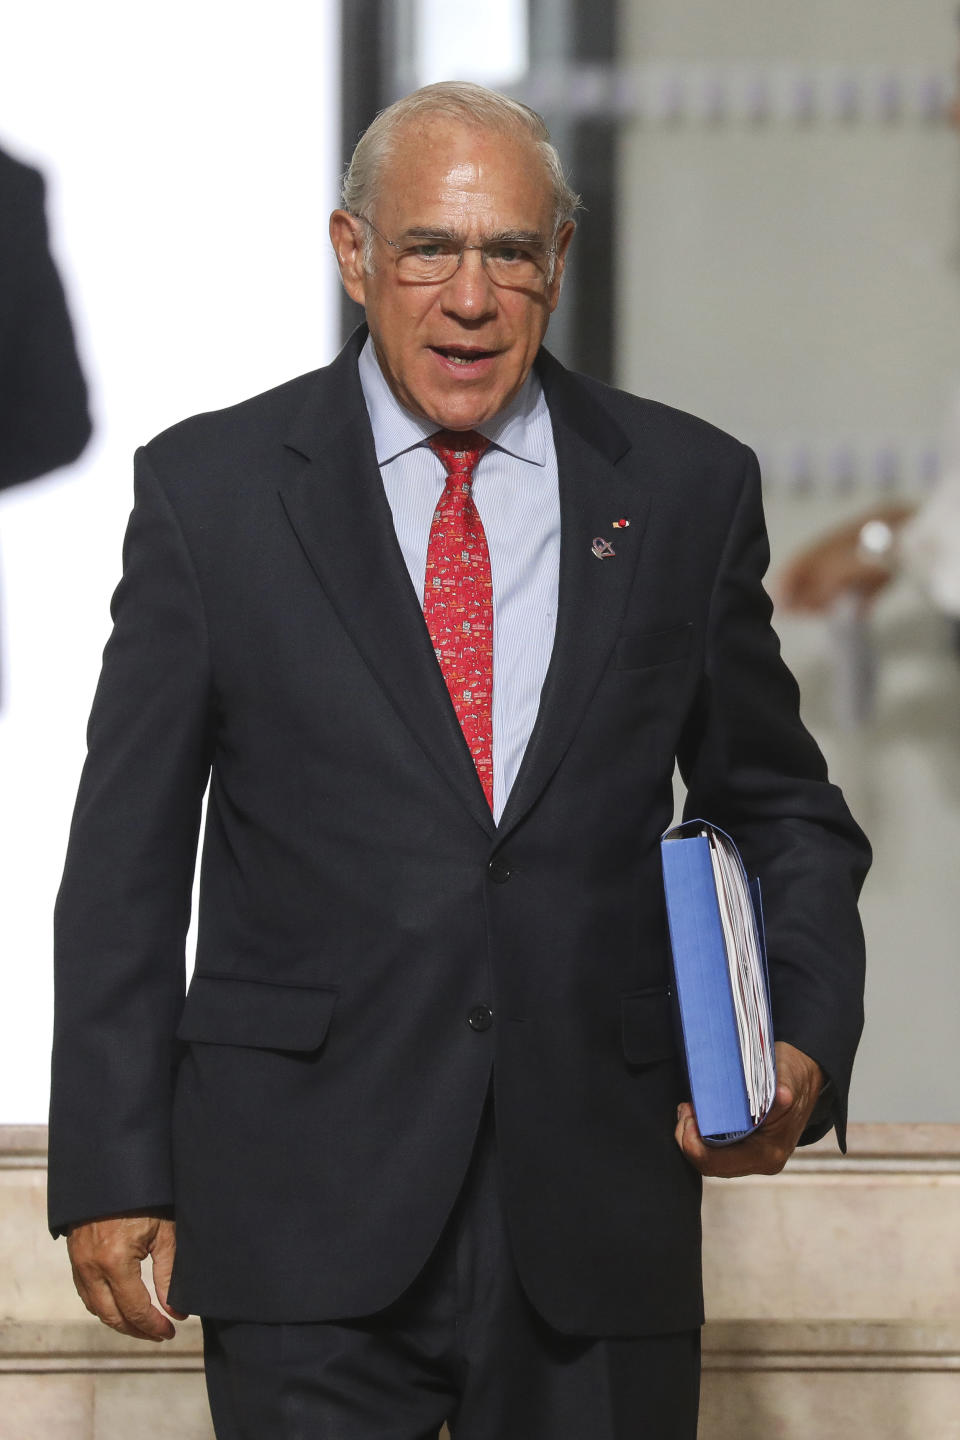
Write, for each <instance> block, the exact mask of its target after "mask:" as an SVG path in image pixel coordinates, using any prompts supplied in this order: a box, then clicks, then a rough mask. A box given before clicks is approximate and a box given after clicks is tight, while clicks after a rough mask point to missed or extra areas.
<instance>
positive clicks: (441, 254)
mask: <svg viewBox="0 0 960 1440" xmlns="http://www.w3.org/2000/svg"><path fill="white" fill-rule="evenodd" d="M356 219H357V220H362V221H363V223H364V224H365V225H369V226H370V229H371V230H372V231H373V233H374V234H375V235H378V236H379V237H380V239H381V240H382V241H383V243H384V244H385V245H389V246H390V249H391V250H392V251H393V252H394V255H393V261H394V264H395V265H396V267H397V277H398V278H399V279H400V280H401V281H403V282H404V283H405V284H407V285H442V284H443V282H444V281H445V280H449V279H450V277H451V276H452V275H455V274H456V272H457V271H458V270H459V268H460V266H461V265H462V264H463V257H464V255H465V254H466V252H467V251H468V250H478V251H479V252H480V260H481V263H482V265H483V268H484V270H485V271H486V273H487V275H488V276H489V277H490V279H491V281H492V282H493V284H494V285H500V286H502V287H503V288H505V289H507V290H526V289H530V288H535V287H538V286H541V285H544V284H548V283H549V282H550V280H551V279H552V277H553V265H554V261H555V260H556V256H557V252H556V247H555V243H554V244H553V245H551V246H549V247H547V246H545V245H544V243H543V241H542V240H541V239H540V238H539V237H538V236H537V235H536V234H535V233H533V232H528V231H508V232H506V233H505V234H502V235H498V236H496V238H494V239H490V240H485V241H484V242H483V244H482V245H464V244H463V242H462V241H461V240H458V239H457V237H456V236H454V235H451V234H444V233H442V232H437V231H433V230H429V229H422V230H421V229H419V228H417V229H414V230H408V231H407V233H406V234H405V235H402V236H401V237H400V239H399V240H390V239H389V238H388V237H387V236H386V235H384V233H383V231H382V230H378V229H377V227H376V225H374V223H373V221H372V220H370V219H368V218H367V216H366V215H360V214H358V215H357V216H356Z"/></svg>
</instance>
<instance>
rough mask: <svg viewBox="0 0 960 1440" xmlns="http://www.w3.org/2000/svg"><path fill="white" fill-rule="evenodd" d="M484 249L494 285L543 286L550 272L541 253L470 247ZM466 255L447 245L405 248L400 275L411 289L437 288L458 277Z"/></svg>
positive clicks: (399, 264) (513, 248)
mask: <svg viewBox="0 0 960 1440" xmlns="http://www.w3.org/2000/svg"><path fill="white" fill-rule="evenodd" d="M465 248H466V249H467V250H474V249H481V254H482V257H483V264H484V268H485V269H486V272H487V274H488V276H489V277H490V279H491V280H492V281H493V283H494V284H495V285H501V286H504V287H505V288H507V289H524V288H527V287H529V286H534V285H538V284H540V283H541V282H542V281H543V280H544V278H545V276H546V274H547V269H548V257H547V256H546V254H544V253H543V252H542V251H541V250H539V249H538V250H537V251H536V252H534V250H533V249H532V248H527V247H520V246H515V245H503V244H497V245H489V246H488V245H484V246H483V247H482V248H481V247H478V246H473V245H468V246H466V247H465ZM463 253H464V252H463V251H461V250H460V249H459V247H457V248H452V247H451V246H450V245H448V244H447V243H446V242H444V243H436V244H434V243H432V242H431V243H428V244H425V243H422V242H421V243H419V244H417V245H410V246H406V247H404V248H403V249H401V250H400V252H399V254H398V255H397V272H398V274H399V276H400V279H401V280H405V281H406V282H407V283H408V284H411V285H438V284H442V282H443V281H444V280H449V279H450V277H451V275H453V274H455V272H456V271H457V269H458V268H459V265H460V262H461V255H462V254H463Z"/></svg>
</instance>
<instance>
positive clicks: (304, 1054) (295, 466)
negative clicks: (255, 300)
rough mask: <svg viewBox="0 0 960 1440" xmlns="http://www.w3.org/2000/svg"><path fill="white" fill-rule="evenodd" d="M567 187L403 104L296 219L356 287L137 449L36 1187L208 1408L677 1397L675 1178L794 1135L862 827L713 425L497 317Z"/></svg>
mask: <svg viewBox="0 0 960 1440" xmlns="http://www.w3.org/2000/svg"><path fill="white" fill-rule="evenodd" d="M575 206H576V197H575V196H574V195H573V194H572V193H571V191H570V190H569V189H568V187H567V185H566V183H565V181H564V178H563V172H562V169H561V168H560V165H559V162H558V159H557V157H556V154H555V152H554V151H553V149H552V147H551V146H550V144H549V140H548V137H547V134H546V131H545V129H544V127H543V124H542V122H541V121H540V120H539V118H538V117H537V116H535V115H534V114H532V113H531V112H530V111H528V110H527V109H526V108H525V107H523V106H520V105H517V104H515V103H513V102H511V101H508V100H505V99H504V98H502V97H500V96H497V95H495V94H493V93H491V92H489V91H486V90H483V89H481V88H478V87H475V86H470V85H439V86H430V87H428V88H426V89H425V90H422V91H419V92H417V93H416V94H414V95H411V96H409V97H408V98H407V99H405V100H402V101H400V102H399V103H398V104H396V105H394V106H392V107H391V108H390V109H389V110H387V111H386V112H384V114H383V115H381V116H380V117H378V119H377V120H376V121H375V122H374V124H373V125H372V126H371V127H370V129H369V130H368V131H367V133H366V135H365V136H364V137H363V139H362V140H361V141H360V143H359V145H358V146H357V150H356V153H355V155H354V158H353V163H352V165H351V167H350V171H349V173H348V175H347V177H346V181H345V185H344V208H343V209H342V210H337V211H335V212H334V215H333V217H332V219H331V226H330V230H331V236H332V240H333V246H334V250H335V252H336V255H337V259H338V262H339V265H340V272H341V275H342V278H343V283H344V285H345V286H346V289H347V291H348V293H349V294H350V295H351V296H353V297H354V298H355V299H356V300H358V301H360V302H361V303H362V304H363V305H364V307H365V309H366V317H367V326H368V327H369V328H368V329H366V328H365V329H362V330H360V331H359V332H358V333H357V334H356V335H354V336H353V337H352V339H351V340H350V341H349V342H348V344H347V346H346V348H345V349H344V351H343V352H342V353H341V355H340V356H339V357H338V358H337V359H336V360H335V361H334V363H333V364H332V365H331V366H330V367H329V368H328V369H325V370H321V371H318V372H316V373H314V374H311V375H307V376H304V377H302V378H300V379H297V380H294V381H291V382H290V383H288V384H286V385H283V386H281V387H280V388H279V389H276V390H273V391H271V392H269V393H268V394H266V395H262V396H260V397H258V398H256V399H254V400H250V401H247V402H245V403H243V404H241V405H238V406H236V407H235V408H233V409H230V410H226V411H223V412H220V413H218V414H213V415H204V416H199V417H196V418H194V419H192V420H188V421H186V422H185V423H183V424H181V425H178V426H176V427H174V429H172V430H170V431H168V432H167V433H166V434H164V435H161V436H160V437H159V438H157V439H156V440H153V441H152V442H151V443H150V444H149V445H148V446H147V447H146V448H145V449H144V450H143V451H141V452H140V454H139V457H138V470H137V496H136V504H135V507H134V511H133V515H132V518H131V522H130V530H129V533H128V537H127V543H126V551H125V568H124V576H123V580H122V582H121V584H120V587H119V589H118V591H117V595H116V597H115V602H114V620H115V628H114V632H113V637H112V639H111V641H110V643H109V645H108V648H107V651H106V655H105V662H104V671H103V677H102V680H101V684H100V689H99V691H98V695H97V699H96V702H95V706H94V712H93V717H92V721H91V729H90V756H89V759H88V762H87V767H86V769H85V772H84V777H83V781H82V784H81V791H80V797H79V800H78V808H77V815H76V820H75V825H74V830H73V834H72V838H71V846H70V854H69V857H68V861H67V868H66V874H65V879H64V884H63V888H62V891H61V896H60V900H59V907H58V934H59V942H58V982H59V994H60V1000H59V1010H58V1021H57V1038H56V1053H55V1067H54V1082H55V1083H54V1099H53V1109H52V1120H51V1192H50V1193H51V1202H50V1204H51V1216H50V1218H51V1225H52V1227H53V1229H54V1230H55V1231H66V1232H67V1233H68V1237H69V1240H68V1243H69V1248H70V1253H71V1258H72V1261H73V1266H74V1272H75V1275H76V1279H77V1284H78V1287H79V1289H80V1292H81V1295H82V1296H83V1298H84V1300H85V1302H86V1304H87V1306H88V1307H89V1308H90V1309H91V1310H93V1311H94V1312H95V1313H97V1314H99V1315H100V1317H101V1318H102V1319H103V1320H105V1321H106V1322H107V1323H108V1324H111V1325H113V1326H115V1327H116V1328H118V1329H120V1330H123V1331H124V1332H125V1333H127V1334H132V1335H141V1336H143V1337H144V1338H147V1339H156V1340H159V1339H163V1338H164V1337H166V1336H168V1335H169V1334H171V1333H172V1329H173V1327H172V1325H171V1324H170V1321H169V1319H168V1318H167V1315H169V1316H174V1317H176V1316H177V1315H181V1314H183V1313H184V1312H186V1311H195V1312H198V1313H199V1314H200V1315H201V1316H203V1317H204V1329H205V1340H206V1362H207V1376H208V1388H209V1392H210V1397H211V1405H212V1410H213V1414H214V1420H215V1425H216V1429H217V1434H218V1435H219V1436H220V1437H226V1440H238V1437H249V1440H254V1437H256V1440H265V1437H284V1436H289V1437H291V1440H292V1437H294V1436H297V1437H306V1436H330V1437H333V1436H337V1437H338V1440H373V1437H377V1440H423V1437H427V1436H436V1434H437V1432H438V1430H439V1429H440V1427H441V1425H442V1423H443V1422H444V1421H445V1420H446V1421H447V1422H449V1424H450V1427H451V1430H452V1432H453V1434H454V1436H455V1437H456V1440H512V1437H516V1440H521V1437H522V1440H584V1437H585V1436H590V1437H591V1440H605V1437H609V1440H614V1437H627V1436H630V1437H635V1436H638V1435H643V1436H649V1437H692V1436H693V1435H694V1433H695V1430H696V1408H697V1379H698V1327H699V1325H700V1322H701V1318H702V1315H701V1289H700V1263H699V1198H700V1173H699V1172H701V1171H703V1172H709V1173H715V1174H741V1173H746V1172H750V1171H771V1170H776V1169H778V1168H779V1167H780V1166H782V1165H783V1163H784V1161H785V1159H786V1157H787V1156H788V1155H789V1153H790V1152H791V1150H792V1149H793V1147H794V1145H795V1144H796V1143H797V1141H798V1140H799V1139H801V1138H805V1139H811V1138H815V1137H816V1136H817V1135H821V1134H823V1133H825V1131H826V1130H827V1129H828V1128H829V1126H830V1124H831V1123H833V1124H836V1125H837V1127H838V1131H839V1132H840V1133H841V1135H842V1128H843V1117H844V1105H845V1095H846V1088H847V1082H848V1077H849V1072H850V1066H851V1062H852V1056H853V1051H854V1048H855V1045H856V1040H857V1036H858V1033H859V1028H860V1019H861V1016H860V987H861V960H862V956H861V938H860V932H859V926H858V922H857V917H856V908H855V895H856V891H857V888H858V885H859V882H860V880H861V878H862V875H863V872H864V869H865V866H866V859H867V851H866V846H865V842H864V841H863V838H862V836H861V835H860V832H859V831H858V830H857V828H856V826H855V825H854V824H853V822H852V821H851V819H850V817H849V815H848V813H847V811H846V809H845V807H844V804H843V801H842V799H841V797H840V795H839V793H838V792H837V790H836V789H834V788H833V787H832V786H831V785H830V784H829V783H828V782H827V780H826V776H825V773H824V767H823V763H822V760H821V758H820V756H819V753H818V751H817V750H816V747H815V746H814V744H813V742H812V741H811V740H810V738H809V736H808V735H807V734H806V732H805V731H804V730H803V728H802V726H801V724H800V722H799V720H798V718H797V711H796V695H795V687H794V685H793V682H792V680H791V679H790V677H789V675H788V674H787V672H786V671H785V670H784V669H783V667H782V665H781V663H780V660H779V658H778V651H777V643H776V639H775V637H774V635H773V633H772V632H771V630H770V628H769V606H768V604H767V601H766V598H765V596H764V593H763V590H762V588H761V583H760V577H761V574H762V571H763V569H764V565H765V561H766V546H765V541H764V533H763V525H762V518H761V511H760V498H759V482H758V476H757V470H756V464H755V461H754V459H753V457H752V455H751V454H750V452H749V451H747V450H745V449H744V448H743V446H741V445H740V444H739V443H738V442H736V441H735V440H732V439H730V438H729V437H727V436H725V435H723V434H721V433H720V432H719V431H717V430H714V429H712V428H711V427H709V426H707V425H705V424H703V423H702V422H700V421H698V420H694V419H692V418H690V417H689V416H685V415H681V414H678V413H676V412H674V411H671V410H668V409H666V408H664V407H662V406H659V405H656V404H653V403H651V402H647V401H641V400H637V399H635V398H633V397H632V396H629V395H625V394H622V393H619V392H616V391H612V390H609V389H606V388H605V387H604V386H602V385H600V384H597V383H595V382H592V381H589V380H586V379H583V378H580V377H576V376H573V375H571V374H569V373H567V372H566V371H565V370H564V369H563V368H562V367H561V366H560V365H559V364H558V363H557V362H556V361H555V360H554V359H552V358H551V357H550V355H549V354H548V353H547V352H546V351H545V350H543V349H542V348H541V342H542V340H543V337H544V333H545V331H546V328H547V322H548V319H549V316H550V313H551V312H552V310H553V309H554V307H555V306H556V304H557V301H558V299H559V295H560V284H561V280H562V276H563V270H564V265H565V262H566V258H567V253H568V249H569V246H570V242H571V238H572V235H573V229H574V226H573V221H572V214H573V211H574V209H575ZM676 759H678V760H679V763H680V767H681V770H682V772H683V774H684V776H685V778H686V781H687V784H688V786H689V792H690V798H689V808H690V811H691V813H695V814H703V815H705V816H706V817H708V818H709V819H711V820H713V821H715V822H716V823H718V824H720V825H722V826H724V827H725V828H726V829H728V830H729V831H731V832H732V833H733V834H734V835H735V836H736V837H737V839H738V840H739V841H740V844H741V846H742V848H743V850H744V851H745V853H746V856H747V859H748V861H749V863H750V865H751V867H752V868H753V869H756V870H758V871H759V872H760V874H761V877H762V882H763V886H764V891H765V897H766V903H767V909H768V911H769V948H770V952H771V960H772V982H773V996H774V1009H775V1020H776V1027H777V1033H778V1038H779V1044H780V1057H779V1059H780V1074H781V1085H780V1090H779V1093H778V1098H777V1104H776V1108H775V1110H774V1112H773V1114H772V1115H771V1118H770V1120H769V1122H768V1123H767V1125H766V1126H765V1127H764V1129H763V1131H762V1132H760V1133H758V1134H757V1135H755V1136H754V1137H752V1138H751V1139H749V1140H746V1141H744V1142H742V1143H741V1144H739V1145H735V1146H732V1147H730V1148H729V1149H726V1150H708V1149H707V1148H706V1147H705V1146H704V1145H703V1143H702V1141H701V1139H700V1137H699V1134H698V1132H697V1128H696V1122H695V1119H694V1117H693V1116H692V1113H691V1111H690V1107H689V1105H688V1104H687V1103H686V1102H685V1100H684V1089H683V1078H682V1064H681V1061H680V1059H679V1057H678V1054H677V1049H676V1044H675V1040H674V1032H673V1027H672V1022H671V1009H670V997H669V960H668V944H667V935H666V926H665V918H664V902H663V893H662V882H661V876H660V866H659V858H658V839H659V836H660V833H661V831H662V830H663V829H664V828H665V827H666V826H667V825H668V824H669V823H670V819H671V815H672V809H673V798H672V786H671V779H672V775H673V769H674V763H675V760H676ZM208 779H209V787H210V788H209V808H208V814H207V821H206V830H205V836H204V845H203V863H202V879H201V895H200V923H199V940H198V952H197V963H196V970H195V973H194V976H193V979H192V982H191V985H190V989H189V993H188V994H187V996H186V1002H185V1003H184V998H183V945H184V932H185V929H186V925H187V918H188V910H189V896H190V887H191V878H192V874H193V865H194V851H195V845H196V837H197V831H198V824H199V817H200V804H201V799H202V796H203V792H204V789H205V787H206V785H207V782H208ZM824 1087H825V1088H824ZM174 1250H176V1260H175V1263H173V1261H174ZM147 1253H150V1254H151V1255H152V1257H153V1273H154V1279H155V1282H156V1288H157V1295H158V1298H159V1302H160V1306H161V1307H162V1309H163V1310H165V1311H166V1312H167V1315H164V1314H162V1313H161V1311H160V1310H158V1309H156V1308H155V1307H152V1306H151V1304H150V1301H149V1298H148V1296H147V1292H146V1290H145V1289H144V1287H143V1285H142V1283H141V1281H140V1268H139V1267H140V1260H141V1259H143V1258H145V1256H146V1255H147ZM171 1267H172V1279H171Z"/></svg>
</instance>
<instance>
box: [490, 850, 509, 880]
mask: <svg viewBox="0 0 960 1440" xmlns="http://www.w3.org/2000/svg"><path fill="white" fill-rule="evenodd" d="M487 871H488V873H489V875H490V879H491V880H494V881H495V882H496V883H497V884H498V885H506V883H507V881H508V880H509V879H510V866H509V865H508V864H507V862H506V860H501V859H500V858H499V856H498V857H497V858H496V859H495V860H491V861H490V864H489V865H488V866H487Z"/></svg>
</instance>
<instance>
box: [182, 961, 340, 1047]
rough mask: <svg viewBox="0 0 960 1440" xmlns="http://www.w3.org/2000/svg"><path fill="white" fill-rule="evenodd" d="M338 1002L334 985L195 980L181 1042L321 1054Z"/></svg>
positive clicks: (216, 978)
mask: <svg viewBox="0 0 960 1440" xmlns="http://www.w3.org/2000/svg"><path fill="white" fill-rule="evenodd" d="M336 1001H337V991H336V989H334V988H333V987H331V986H320V985H318V986H305V985H275V984H272V983H269V982H266V981H261V980H235V979H233V978H232V977H230V976H227V975H194V977H193V980H192V981H191V982H190V989H189V991H188V993H187V1000H186V1004H185V1005H184V1007H183V1014H182V1016H181V1018H180V1024H179V1025H178V1026H177V1039H178V1040H189V1041H199V1042H200V1043H202V1044H207V1045H247V1046H252V1047H254V1048H255V1049H262V1050H300V1051H309V1050H319V1048H320V1046H321V1045H322V1044H323V1042H324V1040H325V1039H326V1037H327V1031H328V1029H329V1028H330V1017H331V1015H332V1014H333V1007H334V1005H335V1004H336Z"/></svg>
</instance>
